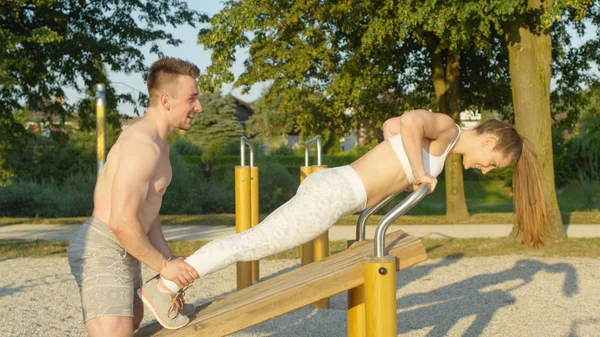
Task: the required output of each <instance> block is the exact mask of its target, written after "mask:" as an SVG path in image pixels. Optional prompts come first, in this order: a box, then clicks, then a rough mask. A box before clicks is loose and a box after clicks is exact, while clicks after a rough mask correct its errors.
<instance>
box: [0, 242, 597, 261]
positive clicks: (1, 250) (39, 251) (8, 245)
mask: <svg viewBox="0 0 600 337" xmlns="http://www.w3.org/2000/svg"><path fill="white" fill-rule="evenodd" d="M422 241H423V244H424V245H425V249H426V250H427V252H428V255H429V258H430V259H440V258H467V257H478V256H501V255H512V254H518V255H527V256H538V257H566V256H568V257H591V258H599V257H600V238H581V239H580V238H571V239H568V240H562V241H560V242H557V243H554V244H552V245H549V246H546V247H544V248H541V249H535V248H531V247H527V246H523V245H516V244H515V243H514V242H512V241H510V240H508V239H506V238H494V239H483V238H475V239H450V240H448V239H423V240H422ZM205 243H206V241H172V242H169V245H170V246H171V249H172V250H173V253H174V254H176V255H180V256H187V255H190V254H192V253H193V252H195V251H196V250H197V249H198V248H200V247H202V245H204V244H205ZM68 246H69V242H68V241H44V240H12V239H11V240H0V256H1V257H2V258H17V257H32V258H42V257H65V256H67V247H68ZM345 249H346V242H345V241H332V242H330V244H329V250H330V252H331V253H332V254H335V253H338V252H340V251H342V250H345ZM299 258H300V249H299V248H295V249H291V250H289V251H286V252H283V253H280V254H276V255H273V256H270V257H268V258H267V259H268V260H276V259H299Z"/></svg>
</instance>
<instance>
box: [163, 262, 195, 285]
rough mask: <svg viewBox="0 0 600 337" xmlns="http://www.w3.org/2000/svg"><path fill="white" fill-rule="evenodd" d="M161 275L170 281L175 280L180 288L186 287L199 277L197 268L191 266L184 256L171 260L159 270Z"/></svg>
mask: <svg viewBox="0 0 600 337" xmlns="http://www.w3.org/2000/svg"><path fill="white" fill-rule="evenodd" d="M159 273H160V275H161V276H162V277H164V278H166V279H167V280H169V281H172V282H175V284H177V286H178V287H179V288H183V287H186V286H188V285H190V284H192V283H194V281H195V280H196V279H197V278H198V277H199V275H198V273H197V272H196V269H194V267H192V266H190V265H189V264H188V263H187V262H185V261H184V260H183V258H177V259H174V260H169V261H168V262H166V263H165V265H164V266H163V267H162V268H161V270H160V271H159Z"/></svg>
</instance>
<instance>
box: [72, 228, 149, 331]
mask: <svg viewBox="0 0 600 337" xmlns="http://www.w3.org/2000/svg"><path fill="white" fill-rule="evenodd" d="M67 252H68V255H69V266H70V267H71V273H72V274H73V276H75V280H76V281H77V285H78V286H79V294H80V295H81V308H82V312H83V321H84V322H86V321H88V320H90V319H92V318H94V317H98V316H133V305H134V304H136V303H139V302H141V299H140V298H139V297H138V296H137V294H136V292H135V289H137V288H139V287H140V286H141V285H142V275H141V266H140V262H139V261H138V260H136V259H135V258H134V257H133V256H131V255H130V254H129V253H127V252H126V251H125V249H124V248H123V246H121V243H120V242H119V240H118V239H117V237H116V236H115V235H114V233H113V232H112V231H111V230H110V228H108V226H107V225H105V224H104V223H102V222H101V221H99V220H98V219H95V218H93V217H90V218H89V219H88V220H87V221H86V222H85V223H84V224H83V225H82V226H81V227H80V228H79V229H78V230H77V232H76V233H75V236H74V237H73V239H72V240H71V245H70V246H69V249H68V250H67Z"/></svg>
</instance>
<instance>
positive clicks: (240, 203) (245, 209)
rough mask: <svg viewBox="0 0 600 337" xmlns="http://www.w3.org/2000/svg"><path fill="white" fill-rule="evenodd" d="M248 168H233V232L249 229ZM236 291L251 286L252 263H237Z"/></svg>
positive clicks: (249, 176)
mask: <svg viewBox="0 0 600 337" xmlns="http://www.w3.org/2000/svg"><path fill="white" fill-rule="evenodd" d="M250 179H251V174H250V166H236V167H235V232H236V233H241V232H243V231H245V230H247V229H250V227H251V216H250V212H251V211H250V209H251V208H250V196H251V195H250ZM236 267H237V289H238V290H241V289H244V288H247V287H249V286H251V285H252V262H237V264H236Z"/></svg>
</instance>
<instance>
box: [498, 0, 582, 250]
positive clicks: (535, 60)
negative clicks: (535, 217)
mask: <svg viewBox="0 0 600 337" xmlns="http://www.w3.org/2000/svg"><path fill="white" fill-rule="evenodd" d="M590 3H591V1H577V0H575V1H566V2H554V1H552V0H547V1H540V0H528V1H527V2H526V5H527V7H526V8H525V9H524V10H523V11H521V12H517V13H516V15H514V17H512V18H511V19H509V20H507V21H506V23H505V36H506V41H507V44H508V52H509V69H510V74H511V84H512V88H513V89H512V91H513V104H514V109H515V124H516V127H517V130H518V131H519V133H521V134H522V135H523V136H524V137H525V138H527V139H528V140H529V141H531V143H532V145H533V148H534V150H535V152H536V153H537V155H538V160H539V161H540V164H541V166H542V171H543V175H544V176H543V183H542V187H543V191H544V194H545V202H546V205H547V208H548V212H549V216H550V218H551V222H552V228H551V238H550V240H549V241H552V240H555V239H560V238H563V237H565V232H564V227H563V222H562V217H561V214H560V209H559V206H558V200H557V198H556V188H555V182H554V162H553V151H552V133H551V127H552V126H551V123H552V116H551V110H550V83H551V79H552V37H551V28H552V26H553V23H554V20H556V19H560V18H561V17H562V15H563V14H568V13H570V14H571V15H573V19H582V18H583V17H584V13H585V11H586V9H587V7H588V6H589V5H590ZM567 11H568V12H567ZM516 233H517V231H516V228H515V229H513V233H512V234H513V235H515V234H516Z"/></svg>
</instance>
